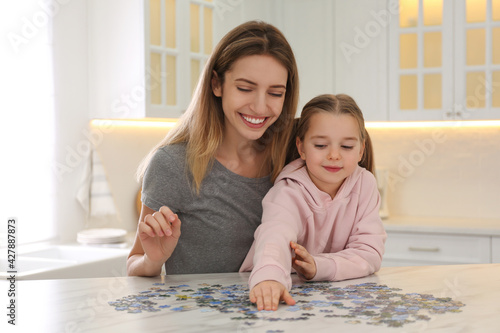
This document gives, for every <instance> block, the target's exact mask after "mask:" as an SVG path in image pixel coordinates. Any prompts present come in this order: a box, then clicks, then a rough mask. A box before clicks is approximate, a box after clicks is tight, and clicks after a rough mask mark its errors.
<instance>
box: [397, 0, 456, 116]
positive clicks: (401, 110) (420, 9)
mask: <svg viewBox="0 0 500 333" xmlns="http://www.w3.org/2000/svg"><path fill="white" fill-rule="evenodd" d="M452 4H453V2H452V1H442V0H441V1H428V0H400V1H399V9H400V10H399V12H398V13H396V14H395V17H394V18H393V21H392V24H391V25H390V31H389V34H390V35H389V76H390V77H389V85H390V88H389V110H390V111H389V113H390V114H389V118H390V120H442V119H445V117H446V116H447V113H446V112H447V111H446V110H451V109H452V103H453V72H452V71H453V62H452V60H451V59H452V57H453V53H452V51H453V29H452V26H453V22H452V20H453V16H452V13H453V9H452Z"/></svg>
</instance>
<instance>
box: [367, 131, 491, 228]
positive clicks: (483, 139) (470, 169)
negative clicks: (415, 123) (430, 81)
mask: <svg viewBox="0 0 500 333" xmlns="http://www.w3.org/2000/svg"><path fill="white" fill-rule="evenodd" d="M368 131H369V133H370V135H371V137H372V140H373V144H374V148H375V163H376V165H377V166H378V167H384V168H386V169H388V171H389V189H388V206H389V212H390V214H391V215H403V216H431V217H463V218H496V219H500V172H499V171H498V170H500V127H490V126H488V127H464V126H460V125H459V123H457V126H447V127H427V128H369V130H368Z"/></svg>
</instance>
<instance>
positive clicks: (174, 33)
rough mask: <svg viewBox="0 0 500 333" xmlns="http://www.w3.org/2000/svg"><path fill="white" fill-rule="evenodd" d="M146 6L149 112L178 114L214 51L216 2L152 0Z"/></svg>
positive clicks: (174, 115) (182, 109)
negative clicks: (214, 12)
mask: <svg viewBox="0 0 500 333" xmlns="http://www.w3.org/2000/svg"><path fill="white" fill-rule="evenodd" d="M146 6H148V8H146V11H145V12H146V15H147V16H148V17H147V18H146V22H149V23H147V29H146V38H145V40H146V68H147V69H148V71H149V73H148V74H149V75H147V77H148V80H149V82H147V86H146V88H147V91H148V93H147V96H148V97H147V105H146V108H147V110H146V114H147V116H154V117H179V116H180V115H181V114H182V112H183V111H184V110H185V109H186V107H187V105H188V104H189V101H190V99H191V95H192V92H193V91H194V89H195V87H196V84H197V82H198V78H199V76H200V73H201V70H202V69H203V66H204V65H205V62H206V61H207V59H208V57H209V56H210V54H211V52H212V47H213V11H214V4H213V3H212V0H196V1H195V0H192V1H180V0H149V1H146ZM185 18H188V20H186V19H185ZM148 25H149V27H148Z"/></svg>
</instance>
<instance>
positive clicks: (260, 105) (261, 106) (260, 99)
mask: <svg viewBox="0 0 500 333" xmlns="http://www.w3.org/2000/svg"><path fill="white" fill-rule="evenodd" d="M266 108H267V106H266V95H265V94H263V93H257V94H255V98H254V101H253V111H254V112H255V113H257V114H264V113H265V112H266Z"/></svg>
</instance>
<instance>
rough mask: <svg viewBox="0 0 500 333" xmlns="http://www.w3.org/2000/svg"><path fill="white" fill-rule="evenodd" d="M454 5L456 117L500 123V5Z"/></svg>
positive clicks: (493, 0) (485, 0) (491, 1)
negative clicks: (490, 120)
mask: <svg viewBox="0 0 500 333" xmlns="http://www.w3.org/2000/svg"><path fill="white" fill-rule="evenodd" d="M453 3H454V4H455V8H454V10H455V19H454V26H455V29H454V30H455V52H454V58H453V60H454V61H455V71H454V72H455V79H454V82H455V102H454V112H455V115H456V117H457V118H458V119H463V120H467V119H500V1H498V0H474V1H472V0H466V1H464V0H462V1H456V2H453Z"/></svg>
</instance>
